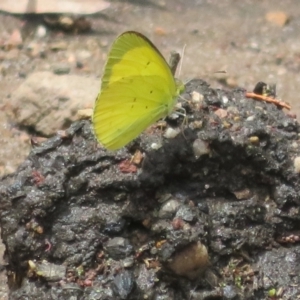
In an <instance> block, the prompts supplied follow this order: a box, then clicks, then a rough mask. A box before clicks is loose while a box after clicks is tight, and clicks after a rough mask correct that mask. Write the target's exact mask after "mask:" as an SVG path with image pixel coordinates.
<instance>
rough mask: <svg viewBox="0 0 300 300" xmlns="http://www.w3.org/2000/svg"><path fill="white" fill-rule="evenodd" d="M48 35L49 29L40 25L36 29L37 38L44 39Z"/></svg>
mask: <svg viewBox="0 0 300 300" xmlns="http://www.w3.org/2000/svg"><path fill="white" fill-rule="evenodd" d="M46 35H47V29H46V27H45V26H43V25H39V26H38V27H37V29H36V32H35V36H36V37H37V38H43V37H45V36H46Z"/></svg>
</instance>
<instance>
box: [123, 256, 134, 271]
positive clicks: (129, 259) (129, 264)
mask: <svg viewBox="0 0 300 300" xmlns="http://www.w3.org/2000/svg"><path fill="white" fill-rule="evenodd" d="M133 265H134V258H133V257H132V256H129V257H126V258H125V259H124V260H123V267H124V268H130V267H132V266H133Z"/></svg>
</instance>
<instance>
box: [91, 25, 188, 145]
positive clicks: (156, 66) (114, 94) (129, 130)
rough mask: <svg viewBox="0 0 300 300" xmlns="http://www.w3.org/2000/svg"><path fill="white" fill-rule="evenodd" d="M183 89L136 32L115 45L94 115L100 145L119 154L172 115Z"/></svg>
mask: <svg viewBox="0 0 300 300" xmlns="http://www.w3.org/2000/svg"><path fill="white" fill-rule="evenodd" d="M183 90H184V85H183V84H182V83H180V82H177V81H176V80H175V78H174V76H173V74H172V72H171V69H170V67H169V65H168V63H167V62H166V60H165V59H164V57H163V56H162V54H161V53H160V52H159V50H158V49H157V48H156V47H155V46H154V45H153V44H152V42H151V41H150V40H148V39H147V38H146V37H145V36H144V35H142V34H141V33H138V32H135V31H127V32H124V33H123V34H121V35H120V36H119V37H118V38H117V39H116V40H115V41H114V43H113V45H112V47H111V49H110V52H109V54H108V59H107V62H106V65H105V68H104V74H103V77H102V84H101V90H100V93H99V95H98V97H97V99H96V103H95V106H94V112H93V121H92V122H93V128H94V133H95V135H96V138H97V139H98V141H99V142H100V143H101V144H102V145H103V146H104V147H105V148H107V149H109V150H117V149H120V148H121V147H123V146H125V145H126V144H128V143H129V142H130V141H132V140H133V139H134V138H136V137H137V136H138V135H139V134H140V133H141V132H142V131H144V130H145V129H146V128H147V127H148V126H150V125H152V124H153V123H155V122H156V121H157V120H159V119H160V118H163V117H166V116H167V115H168V114H170V113H171V111H172V109H173V107H174V105H175V103H176V99H177V97H178V96H179V95H180V93H182V92H183Z"/></svg>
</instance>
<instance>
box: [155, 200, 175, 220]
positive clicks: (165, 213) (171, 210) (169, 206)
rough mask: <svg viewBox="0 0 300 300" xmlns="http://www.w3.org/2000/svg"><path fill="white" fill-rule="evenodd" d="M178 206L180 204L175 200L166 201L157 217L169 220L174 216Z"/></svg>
mask: <svg viewBox="0 0 300 300" xmlns="http://www.w3.org/2000/svg"><path fill="white" fill-rule="evenodd" d="M179 206H180V202H179V201H177V200H174V199H172V200H170V201H167V202H165V203H164V204H163V205H162V207H161V209H160V210H159V213H158V215H159V217H160V218H170V217H172V216H173V215H174V214H175V212H176V210H177V208H178V207H179Z"/></svg>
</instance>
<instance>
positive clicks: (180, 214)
mask: <svg viewBox="0 0 300 300" xmlns="http://www.w3.org/2000/svg"><path fill="white" fill-rule="evenodd" d="M176 217H177V218H181V219H182V220H184V221H187V222H192V221H194V219H195V218H196V213H195V210H194V209H192V208H191V207H189V206H186V205H182V206H181V207H180V208H179V209H178V211H177V213H176Z"/></svg>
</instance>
